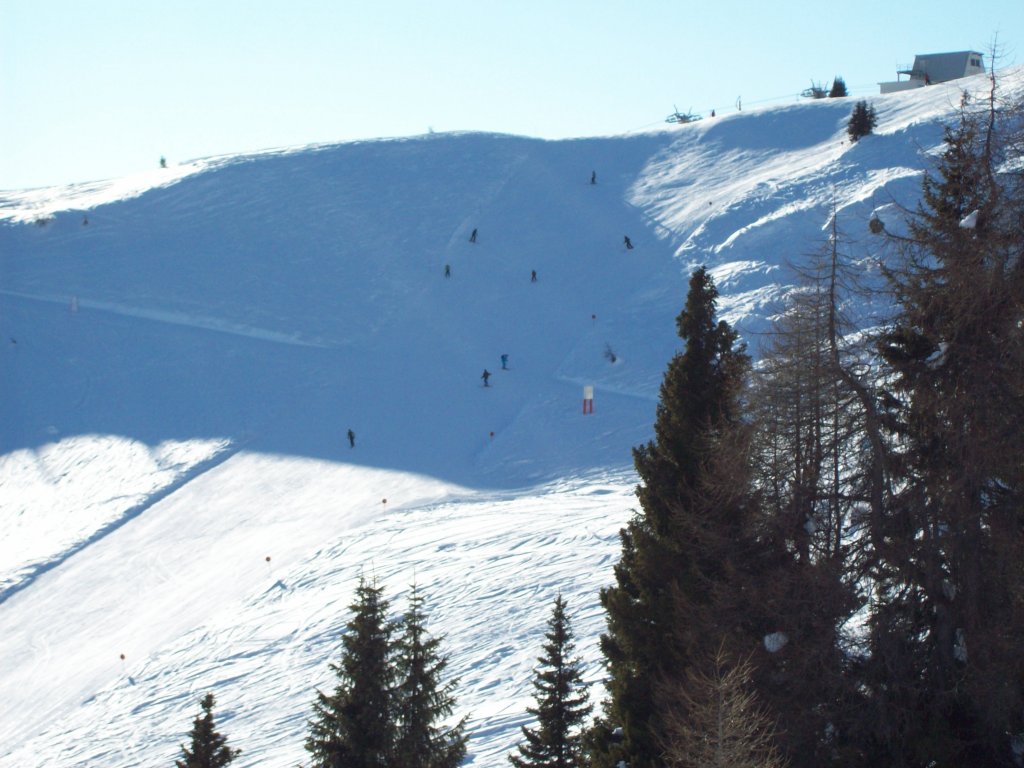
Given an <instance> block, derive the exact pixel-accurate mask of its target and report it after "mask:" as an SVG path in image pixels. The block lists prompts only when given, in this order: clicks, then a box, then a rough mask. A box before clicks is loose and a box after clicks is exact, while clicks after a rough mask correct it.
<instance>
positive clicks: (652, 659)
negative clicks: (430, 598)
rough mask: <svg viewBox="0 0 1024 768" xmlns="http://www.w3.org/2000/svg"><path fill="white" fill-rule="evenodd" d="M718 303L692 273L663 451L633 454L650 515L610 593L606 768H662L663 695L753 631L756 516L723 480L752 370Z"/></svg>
mask: <svg viewBox="0 0 1024 768" xmlns="http://www.w3.org/2000/svg"><path fill="white" fill-rule="evenodd" d="M717 297H718V292H717V290H716V289H715V286H714V283H713V281H712V279H711V276H710V275H709V274H708V272H707V270H706V269H704V268H701V269H698V270H697V271H696V272H694V273H693V276H692V277H691V279H690V286H689V294H688V296H687V300H686V306H685V308H684V309H683V311H682V312H681V313H680V315H679V317H678V318H677V328H678V332H679V336H680V338H682V340H683V342H684V344H685V348H684V350H683V351H682V352H680V353H677V354H676V355H675V357H674V358H673V359H672V361H671V362H670V363H669V366H668V370H667V372H666V374H665V378H664V381H663V382H662V385H661V398H660V402H659V404H658V408H657V415H656V421H655V425H654V431H655V436H656V437H655V440H654V441H652V442H649V443H648V444H646V445H643V446H640V447H638V448H636V449H635V450H634V452H633V457H634V462H635V465H636V469H637V472H638V474H639V475H640V479H641V484H640V486H639V487H638V488H637V496H638V499H639V501H640V506H641V508H642V510H641V511H640V512H637V513H636V514H635V515H634V516H633V518H632V519H631V520H630V522H629V524H628V526H627V527H626V528H625V529H623V530H622V531H621V532H620V538H621V543H622V555H621V558H620V560H619V562H618V564H617V565H616V566H615V581H616V583H615V585H614V586H612V587H609V588H607V589H605V590H603V591H602V593H601V603H602V605H603V606H604V608H605V611H606V612H607V626H608V631H607V633H606V634H605V635H604V636H603V637H602V639H601V641H602V642H601V648H602V652H603V654H604V656H605V659H606V663H607V667H608V673H609V680H608V685H607V689H608V698H607V700H606V701H605V704H604V713H603V715H602V716H601V717H600V718H599V719H598V721H597V723H596V724H595V726H594V728H593V729H592V730H591V732H590V734H589V737H588V750H589V751H590V753H591V754H592V758H593V762H594V764H595V765H596V766H598V767H599V768H611V767H612V766H616V765H618V763H619V762H620V761H625V762H626V763H627V764H628V765H629V766H630V768H652V767H653V766H656V765H660V763H661V760H660V755H661V752H662V743H663V741H664V736H665V722H664V715H663V711H664V709H665V707H664V706H663V705H662V703H661V702H659V701H657V697H656V696H655V695H653V694H654V693H655V692H657V691H659V690H665V689H667V685H666V682H667V681H670V680H672V679H676V678H679V677H680V676H685V674H686V671H687V669H688V667H689V666H690V665H691V664H693V663H694V661H695V659H700V658H704V657H706V656H707V655H708V653H709V652H710V651H712V650H713V649H714V648H716V647H717V646H718V645H719V644H720V643H721V642H722V640H723V637H724V636H725V635H732V634H735V633H736V632H739V631H741V625H742V624H743V622H744V620H745V619H744V612H743V610H742V609H740V610H730V608H732V609H735V608H736V606H735V605H730V602H732V601H735V600H736V599H737V595H738V594H739V592H738V591H737V590H735V589H733V588H732V587H733V586H734V584H735V582H736V580H737V578H738V574H740V573H741V572H742V571H743V570H744V568H745V567H746V563H748V562H749V560H750V553H749V552H747V551H744V544H743V542H744V541H745V539H746V537H745V535H744V522H745V517H746V514H747V509H746V507H745V505H744V493H743V490H744V489H743V482H742V481H741V482H737V481H736V478H735V477H731V478H730V477H725V476H724V475H723V471H728V470H731V469H734V468H735V467H734V466H733V467H730V466H729V461H730V460H731V457H730V454H731V453H732V452H733V451H732V450H731V449H733V448H735V447H736V446H735V445H734V444H732V440H733V437H734V435H735V434H736V432H737V429H736V423H737V417H738V409H739V404H738V396H739V393H740V389H741V387H742V384H743V381H744V377H745V374H746V371H747V369H748V362H749V361H748V357H747V355H746V354H745V353H744V351H743V350H742V348H739V347H738V346H737V334H736V332H735V331H734V330H733V329H732V328H731V327H730V326H729V325H728V324H727V323H725V322H724V321H718V322H716V320H715V306H716V300H717ZM727 445H728V449H726V448H725V446H727Z"/></svg>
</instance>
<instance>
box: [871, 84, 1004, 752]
mask: <svg viewBox="0 0 1024 768" xmlns="http://www.w3.org/2000/svg"><path fill="white" fill-rule="evenodd" d="M994 87H995V86H994V85H993V88H994ZM995 107H996V99H995V98H994V91H993V98H992V99H991V100H990V103H989V109H987V110H984V111H982V112H981V113H971V111H970V110H969V108H968V104H967V103H966V102H965V104H964V109H963V110H962V115H961V119H960V121H959V123H958V124H957V125H954V126H952V127H950V128H948V129H947V131H946V135H945V150H944V152H943V154H942V156H941V158H940V160H939V163H938V167H937V172H936V173H935V174H929V175H928V176H927V177H926V179H925V184H924V194H923V205H922V207H921V209H920V211H919V213H918V215H917V216H916V217H915V219H914V220H913V221H912V222H911V228H910V229H911V241H910V243H909V246H908V247H906V248H905V250H904V256H905V259H904V260H903V262H902V264H901V265H900V267H899V268H898V269H893V270H892V271H891V272H890V277H891V278H892V282H893V287H894V290H895V293H896V295H897V298H898V300H899V314H898V317H897V318H896V322H895V323H894V324H893V325H892V327H891V329H890V330H889V331H888V332H887V333H886V335H885V336H884V338H883V340H882V344H881V353H882V356H883V358H884V359H885V361H886V362H887V363H888V365H889V367H890V371H891V376H890V381H891V382H892V388H891V394H892V397H891V406H892V407H891V409H890V417H891V418H890V421H889V426H890V429H891V434H892V442H893V444H894V446H896V450H895V452H894V458H893V463H894V466H896V467H897V470H898V473H899V488H900V492H899V494H898V496H897V498H896V500H895V504H894V508H893V510H892V512H891V514H890V516H889V518H888V519H887V530H886V531H885V536H884V537H883V538H882V539H881V541H880V544H879V553H878V563H879V564H878V566H877V568H876V572H877V574H878V576H879V578H878V582H877V590H876V601H875V606H876V610H875V613H874V616H873V617H872V622H871V630H872V634H871V640H872V649H871V650H872V658H871V662H872V663H871V666H870V667H869V671H870V672H871V676H870V677H869V679H868V683H869V685H870V686H871V689H872V690H873V692H874V694H875V698H876V701H877V702H878V705H879V706H878V709H877V710H876V712H875V718H874V721H873V722H870V723H867V724H866V725H865V731H866V732H867V733H868V734H870V736H869V737H867V739H868V741H869V743H871V744H872V745H873V747H872V748H873V759H874V760H875V761H876V764H878V763H883V762H884V763H886V764H889V765H894V766H926V765H972V766H989V765H991V766H995V765H1010V764H1013V761H1014V757H1013V754H1014V753H1013V747H1014V740H1015V739H1017V740H1019V736H1015V734H1021V733H1022V732H1024V652H1022V651H1021V646H1020V643H1019V640H1018V639H1017V638H1019V636H1020V633H1021V631H1022V630H1024V604H1022V600H1021V595H1022V594H1024V570H1022V569H1021V567H1020V563H1021V561H1022V558H1024V466H1022V462H1021V456H1022V455H1024V429H1022V424H1024V397H1022V392H1024V332H1022V330H1021V329H1022V325H1024V218H1022V216H1021V211H1022V210H1024V200H1022V199H1021V197H1020V195H1019V187H1015V186H1014V184H1015V177H1014V174H1012V173H1004V172H1001V169H1008V168H1019V167H1020V162H1021V159H1022V154H1021V147H1020V146H1017V147H1015V148H1014V147H1011V148H1010V149H1009V151H1008V150H1007V148H1006V147H1005V146H1004V145H1003V144H1002V142H1001V141H1000V138H1001V135H1000V132H999V130H998V128H999V114H998V113H997V111H996V109H995Z"/></svg>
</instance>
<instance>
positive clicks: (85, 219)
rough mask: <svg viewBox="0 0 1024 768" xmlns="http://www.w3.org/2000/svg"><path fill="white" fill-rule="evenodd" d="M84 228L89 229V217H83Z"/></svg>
mask: <svg viewBox="0 0 1024 768" xmlns="http://www.w3.org/2000/svg"><path fill="white" fill-rule="evenodd" d="M82 226H83V227H88V226H89V217H88V216H83V217H82Z"/></svg>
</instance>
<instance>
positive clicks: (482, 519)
mask: <svg viewBox="0 0 1024 768" xmlns="http://www.w3.org/2000/svg"><path fill="white" fill-rule="evenodd" d="M1022 83H1024V74H1022V72H1021V71H1020V70H1015V71H1011V72H1007V73H1005V76H1004V80H1003V85H1002V87H1003V88H1004V89H1005V90H1007V91H1009V92H1012V93H1017V94H1019V93H1021V91H1022ZM963 85H970V86H971V87H975V88H982V89H983V88H984V87H985V86H986V85H987V80H986V79H985V78H975V79H973V80H969V81H961V83H959V84H958V85H948V86H934V87H931V88H928V89H923V90H920V91H912V92H905V93H902V94H895V95H891V96H887V97H884V98H878V99H876V100H875V101H874V105H875V108H876V109H877V112H878V117H879V123H878V126H877V128H876V131H875V134H874V135H872V136H869V137H867V138H866V139H864V140H862V141H861V142H859V143H857V144H854V145H851V144H849V143H848V142H847V141H846V134H845V128H846V122H847V119H848V117H849V113H850V111H851V109H852V106H853V100H851V99H830V100H824V101H817V102H810V103H803V104H798V105H794V106H789V107H781V108H774V109H769V110H762V111H752V112H744V113H739V114H735V115H732V116H729V117H723V118H717V119H713V120H705V121H702V122H699V123H695V124H691V125H686V126H679V127H675V128H672V129H671V130H667V131H665V132H658V133H652V134H641V135H631V136H621V137H608V138H600V139H581V140H575V141H558V142H550V141H539V140H532V139H527V138H521V137H512V136H502V135H481V134H438V135H428V136H423V137H418V138H411V139H406V140H391V141H374V142H360V143H352V144H342V145H326V146H314V147H306V148H301V149H292V150H284V151H268V152H265V153H261V154H258V155H246V156H231V157H221V158H213V159H207V160H200V161H196V162H194V163H190V164H187V165H184V166H180V167H176V168H169V169H155V170H154V171H152V172H150V173H148V174H145V175H143V176H140V177H138V178H132V179H123V180H118V181H112V182H99V183H93V184H83V185H76V186H72V187H68V188H60V189H44V190H31V191H26V192H7V193H0V340H2V344H0V393H2V397H0V766H12V767H13V766H18V768H24V767H25V766H54V765H60V766H98V765H103V766H107V767H116V766H139V765H143V766H149V765H152V766H157V765H168V764H170V763H171V762H172V761H173V759H174V756H175V754H176V751H177V745H178V743H179V742H180V741H181V740H182V739H183V738H184V734H185V732H186V731H187V730H188V728H189V726H190V722H191V718H192V717H193V716H194V714H195V712H196V711H197V706H198V700H199V698H200V696H201V695H202V694H203V693H205V692H206V691H213V692H214V693H215V694H216V696H217V700H218V712H219V715H220V717H221V722H222V725H223V730H224V732H226V733H227V735H228V737H229V739H230V741H231V743H232V744H233V745H235V746H240V747H242V749H243V750H244V752H243V755H242V757H241V758H240V760H239V761H237V763H236V764H238V765H240V766H257V765H259V766H292V765H295V764H296V763H297V762H299V761H301V760H302V759H303V758H304V752H303V748H302V744H303V739H304V734H305V721H306V718H307V717H308V716H309V713H310V704H311V702H312V700H313V696H314V687H315V686H331V685H332V682H331V679H330V673H329V671H328V669H327V664H328V662H329V661H331V660H336V659H337V655H338V652H339V648H340V632H341V630H342V628H343V626H344V623H345V622H346V621H347V619H348V616H349V614H348V608H347V606H348V604H349V602H350V601H351V597H352V592H353V588H354V586H355V582H356V578H357V576H358V574H359V573H361V572H362V573H365V574H368V575H372V576H376V578H377V579H378V580H379V581H380V582H381V583H383V584H384V585H385V586H386V587H387V591H388V595H389V596H390V597H392V598H393V603H394V608H395V609H396V610H401V608H402V607H403V595H404V594H405V593H406V592H407V588H408V585H409V584H410V583H412V582H413V581H415V582H416V583H417V584H418V585H419V587H420V589H421V590H422V592H423V594H424V595H425V596H426V599H427V608H428V610H429V623H430V626H431V628H432V629H433V630H434V631H435V632H438V633H445V634H447V640H446V644H445V647H446V649H447V650H448V651H449V653H450V654H451V664H452V669H453V672H454V673H455V674H456V675H458V676H459V677H460V678H461V684H460V687H459V703H460V710H461V711H460V714H461V713H465V712H468V713H470V715H471V716H470V730H471V741H470V758H469V759H470V762H471V763H472V764H474V765H480V766H499V765H503V764H504V761H505V754H506V753H507V752H508V751H509V750H510V749H511V748H512V747H513V745H514V744H515V743H516V741H517V738H518V726H519V725H520V724H522V723H524V722H526V713H525V707H526V706H527V705H528V704H529V703H530V695H531V688H530V675H531V669H532V665H533V663H534V658H535V657H536V656H537V654H538V653H539V651H540V642H541V639H542V633H543V630H544V623H545V621H546V619H547V617H548V615H549V612H550V607H551V602H552V600H553V599H554V596H555V595H556V594H557V593H558V592H561V593H562V594H563V595H565V596H566V597H567V600H568V606H569V610H570V613H571V616H572V618H573V620H574V623H575V627H576V631H577V634H578V637H579V651H580V652H581V654H582V655H583V656H584V658H585V659H586V660H587V661H588V662H590V667H589V677H590V678H591V679H592V680H599V679H600V675H601V671H600V668H599V666H598V660H599V654H598V651H597V637H598V635H599V633H600V631H601V629H602V626H603V618H602V614H601V611H600V608H599V605H598V600H597V595H598V590H599V589H600V587H601V586H602V585H604V584H607V583H609V582H610V580H611V578H612V577H611V565H612V563H613V562H614V561H615V559H616V557H617V553H618V540H617V531H618V529H619V528H620V527H621V526H622V524H623V523H624V522H625V521H626V520H627V519H628V517H629V515H630V514H631V508H632V507H633V505H634V499H633V496H632V486H633V484H634V483H635V477H634V475H633V472H632V469H631V457H630V448H631V447H632V446H633V445H636V444H639V443H640V442H642V441H644V440H647V439H649V437H650V435H651V424H652V422H653V417H654V409H655V405H656V400H657V393H658V386H659V384H660V381H661V376H662V373H663V371H664V368H665V364H666V363H667V361H668V359H669V358H670V356H671V355H672V354H673V352H674V351H675V350H676V349H677V348H678V338H677V337H676V336H675V323H674V318H675V315H676V314H677V313H678V311H679V309H680V308H681V306H682V303H683V301H684V299H685V291H686V281H687V279H688V276H689V273H690V271H691V270H692V268H693V267H694V266H696V265H699V264H707V265H708V266H709V267H710V268H711V269H712V272H713V274H714V275H715V278H716V280H717V283H718V286H719V288H720V290H721V292H722V299H721V302H720V310H721V312H722V314H723V316H724V317H725V318H726V319H728V320H729V321H731V322H733V323H735V324H736V325H737V327H739V328H740V329H741V330H742V332H743V333H744V336H745V338H746V340H747V341H748V343H749V344H750V345H751V347H752V348H753V349H754V350H756V349H757V348H758V346H759V344H760V342H761V338H762V337H761V334H762V332H763V331H765V330H766V328H767V323H768V319H769V318H770V316H771V314H772V313H773V312H774V311H775V310H776V309H777V308H778V301H779V299H780V298H781V297H782V295H783V294H784V293H785V290H786V288H787V286H788V285H790V284H791V282H792V276H791V274H790V272H789V270H788V269H787V268H786V267H785V266H784V265H785V264H786V262H787V261H792V260H796V259H799V258H800V257H801V256H802V255H804V254H806V253H809V252H811V251H814V250H815V249H817V248H820V247H821V246H822V244H823V242H824V238H825V229H826V227H827V223H828V221H829V217H830V215H831V210H832V208H833V205H834V206H835V208H836V210H837V212H838V216H839V222H840V226H841V227H842V228H843V229H844V231H845V232H847V233H848V239H849V242H850V243H851V250H852V251H855V252H857V253H859V254H860V255H861V256H864V257H866V256H868V255H870V254H871V249H872V248H873V247H875V246H874V242H873V241H872V240H871V239H870V236H869V234H868V228H867V222H868V219H869V217H870V216H871V215H872V213H875V214H877V215H880V216H882V217H883V218H886V219H887V220H893V221H894V222H895V219H896V217H897V214H896V209H897V208H898V206H899V205H900V204H903V205H908V204H913V201H914V200H915V199H916V196H917V193H918V189H919V185H920V173H921V170H922V168H924V167H926V166H927V164H928V162H929V159H928V157H929V154H930V153H931V152H933V151H934V150H935V149H936V147H937V146H938V145H939V142H940V140H941V122H942V121H944V120H949V119H950V118H951V116H952V115H953V114H954V113H955V111H956V107H957V104H958V102H959V86H963ZM592 172H595V173H596V178H597V183H596V184H591V183H590V180H591V173H592ZM473 230H476V231H477V233H478V236H477V241H476V242H475V243H471V242H470V241H469V238H470V233H471V232H472V231H473ZM626 236H628V237H629V238H630V239H631V241H632V243H633V245H634V247H633V249H631V250H627V249H626V248H625V247H624V238H625V237H626ZM446 265H448V266H450V269H451V276H450V277H449V278H446V277H445V276H444V270H445V266H446ZM534 270H535V271H536V273H537V281H536V282H532V281H531V279H530V277H531V271H534ZM609 350H611V351H613V352H614V357H615V360H614V362H612V361H611V359H610V356H609V355H608V354H607V352H608V351H609ZM503 353H506V354H508V355H509V366H508V367H509V369H508V370H502V369H501V362H500V359H499V357H500V355H501V354H503ZM484 368H487V369H488V370H490V371H491V372H492V373H493V376H492V377H491V386H490V387H488V388H484V387H483V386H482V381H481V379H480V376H481V373H482V371H483V370H484ZM585 385H592V386H594V387H595V391H596V397H595V409H594V410H595V412H594V414H593V415H587V416H584V415H583V414H582V413H581V399H582V391H583V387H584V386H585ZM350 428H351V429H352V430H353V431H354V432H355V435H356V445H355V447H354V448H351V447H350V446H349V444H348V441H347V439H346V436H345V433H346V431H347V430H348V429H350ZM268 558H269V559H268ZM595 693H596V692H595Z"/></svg>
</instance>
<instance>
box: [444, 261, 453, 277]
mask: <svg viewBox="0 0 1024 768" xmlns="http://www.w3.org/2000/svg"><path fill="white" fill-rule="evenodd" d="M444 276H445V277H451V276H452V266H451V264H445V265H444Z"/></svg>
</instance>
